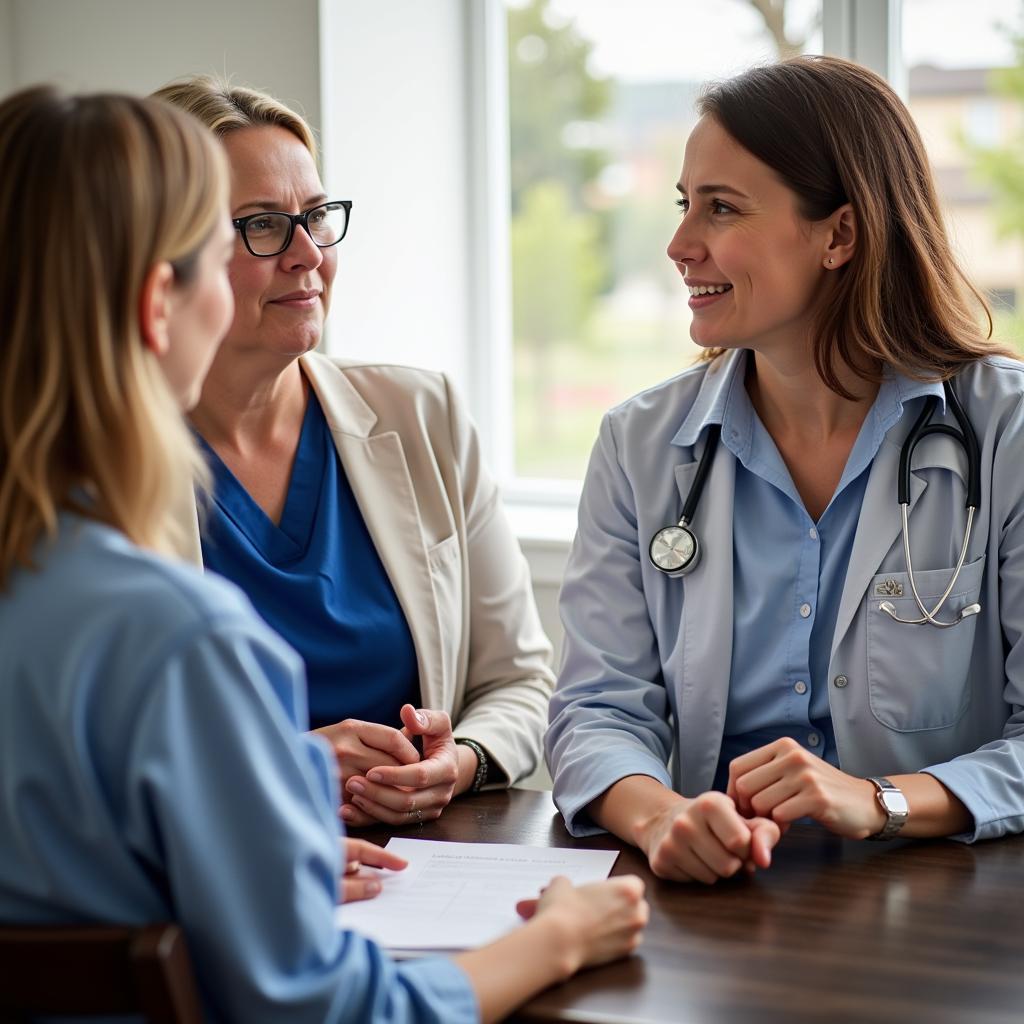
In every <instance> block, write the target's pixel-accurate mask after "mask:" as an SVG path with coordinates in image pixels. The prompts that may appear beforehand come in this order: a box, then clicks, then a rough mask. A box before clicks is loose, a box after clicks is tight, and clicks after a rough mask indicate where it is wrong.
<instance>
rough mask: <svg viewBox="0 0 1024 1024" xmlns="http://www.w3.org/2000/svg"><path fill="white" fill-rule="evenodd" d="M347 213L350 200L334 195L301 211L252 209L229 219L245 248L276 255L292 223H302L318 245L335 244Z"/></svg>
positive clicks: (345, 226)
mask: <svg viewBox="0 0 1024 1024" xmlns="http://www.w3.org/2000/svg"><path fill="white" fill-rule="evenodd" d="M351 213H352V203H351V201H350V200H348V199H338V200H335V201H334V202H330V203H321V204H320V205H319V206H314V207H313V209H311V210H306V212H305V213H278V212H276V211H274V212H266V213H252V214H250V215H249V216H248V217H236V218H235V219H234V220H232V221H231V223H232V224H233V225H234V227H235V230H236V231H239V232H240V233H241V235H242V241H243V242H245V247H246V249H248V250H249V252H251V253H252V254H253V256H277V255H278V254H280V253H282V252H284V251H285V249H287V248H288V246H289V245H291V244H292V237H293V236H294V234H295V228H296V225H302V227H303V228H304V229H305V231H306V234H307V235H309V237H310V238H312V239H313V242H314V243H315V244H316V245H317V246H319V247H320V248H321V249H328V248H330V247H331V246H332V245H337V244H338V243H339V242H340V241H341V240H342V239H343V238H344V237H345V232H346V231H348V222H349V217H350V215H351Z"/></svg>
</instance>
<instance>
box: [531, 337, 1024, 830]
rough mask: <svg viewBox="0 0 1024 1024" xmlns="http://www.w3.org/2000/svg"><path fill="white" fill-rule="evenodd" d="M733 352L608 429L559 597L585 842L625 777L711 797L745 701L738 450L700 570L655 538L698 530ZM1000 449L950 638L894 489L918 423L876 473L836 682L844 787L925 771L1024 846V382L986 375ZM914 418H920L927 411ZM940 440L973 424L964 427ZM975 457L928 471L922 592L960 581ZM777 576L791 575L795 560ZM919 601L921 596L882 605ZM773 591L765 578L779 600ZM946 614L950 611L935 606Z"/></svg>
mask: <svg viewBox="0 0 1024 1024" xmlns="http://www.w3.org/2000/svg"><path fill="white" fill-rule="evenodd" d="M738 358H742V353H740V352H730V353H726V354H725V355H723V356H721V357H719V359H718V360H716V361H715V362H714V363H712V364H707V363H705V364H702V365H700V366H698V367H695V368H694V369H692V370H689V371H687V372H686V373H683V374H681V375H680V376H678V377H675V378H673V379H672V380H669V381H667V382H665V383H663V384H661V385H658V386H657V387H654V388H652V389H650V390H648V391H645V392H643V393H641V394H640V395H637V396H636V397H634V398H632V399H630V400H629V401H627V402H625V403H624V404H622V405H620V406H618V407H616V408H615V409H613V410H611V411H610V412H609V413H608V414H607V415H606V416H605V417H604V420H603V421H602V424H601V428H600V433H599V436H598V440H597V443H596V445H595V447H594V451H593V454H592V457H591V462H590V467H589V469H588V472H587V478H586V482H585V485H584V489H583V495H582V498H581V502H580V512H579V529H578V532H577V536H576V539H575V541H574V544H573V548H572V552H571V554H570V558H569V564H568V568H567V571H566V577H565V583H564V586H563V590H562V597H561V613H562V620H563V624H564V627H565V646H564V650H563V664H562V671H561V674H560V678H559V682H558V687H557V690H556V693H555V695H554V698H553V699H552V704H551V714H550V722H551V724H550V728H549V730H548V734H547V737H546V751H547V757H548V763H549V766H550V769H551V772H552V776H553V778H554V782H555V800H556V802H557V804H558V806H559V808H560V809H561V811H562V813H563V815H564V816H565V819H566V822H567V824H568V826H569V828H570V831H572V832H573V833H574V834H576V835H585V834H590V833H592V832H595V831H598V830H597V828H596V826H595V825H594V824H593V822H592V821H591V820H590V819H589V818H588V816H587V815H586V811H585V808H586V806H587V804H588V803H589V802H590V801H591V800H593V799H594V798H595V797H597V796H599V795H600V794H601V793H603V792H604V791H605V790H606V789H608V787H609V786H611V785H612V784H613V783H614V782H616V781H617V780H618V779H621V778H624V777H625V776H627V775H636V774H642V775H649V776H651V777H653V778H655V779H658V780H660V781H661V782H663V783H664V784H665V785H668V786H671V787H673V788H674V789H676V790H677V791H678V792H680V793H683V794H684V795H687V796H695V795H696V794H698V793H701V792H703V791H705V790H707V789H709V788H710V787H711V784H712V780H713V778H714V775H715V771H716V767H717V764H718V758H719V751H720V749H721V743H722V735H723V727H724V723H725V714H726V707H727V703H728V698H729V682H730V672H731V665H730V661H731V653H732V637H733V579H732V578H733V531H734V530H740V529H745V528H749V529H757V523H756V522H752V523H742V522H736V523H734V522H733V485H734V480H735V467H736V460H735V458H734V456H733V455H732V454H731V452H729V450H728V449H727V448H726V447H725V446H724V445H721V444H720V445H719V450H718V452H717V454H716V457H715V460H714V463H713V465H712V469H711V472H710V475H709V477H708V480H707V484H706V487H705V490H704V493H703V496H702V498H701V501H700V504H699V506H698V509H697V512H696V515H695V517H694V522H693V524H692V527H693V529H694V532H695V533H696V534H697V536H698V538H699V540H700V544H701V547H702V558H701V562H700V564H699V566H698V567H697V569H696V570H695V571H694V572H693V573H692V574H691V575H689V576H686V577H682V578H675V579H673V578H669V577H666V576H664V575H663V574H661V573H660V572H659V571H658V570H657V569H655V568H654V566H653V565H652V564H651V563H650V560H649V558H648V553H647V552H648V546H649V544H650V540H651V538H652V536H653V535H654V533H655V532H656V531H657V530H659V529H661V528H662V527H663V526H665V525H667V524H670V523H673V522H675V521H676V520H678V518H679V514H680V510H681V509H682V506H683V502H684V500H685V498H686V497H687V495H688V494H689V491H690V485H691V483H692V481H693V477H694V474H695V473H696V470H697V465H698V462H699V460H700V456H701V453H702V451H703V446H704V443H705V441H706V436H707V432H706V431H701V432H700V434H699V436H698V437H697V439H696V441H695V443H693V444H683V443H681V442H680V439H679V437H678V434H679V433H680V425H681V424H682V423H683V422H684V420H686V418H687V416H688V415H689V414H690V413H691V410H694V411H696V412H698V413H700V412H701V410H702V409H705V408H706V409H710V408H711V406H712V405H713V404H714V401H715V399H716V397H717V394H718V390H719V389H720V388H721V387H722V385H723V381H724V380H725V379H726V378H727V377H728V376H729V374H728V373H727V372H725V371H726V370H727V368H728V367H729V361H730V360H735V359H738ZM955 387H956V389H957V394H958V396H959V397H960V399H961V402H962V403H963V405H964V408H965V410H966V412H967V415H968V416H969V417H970V420H971V422H972V424H973V426H974V429H975V432H976V433H977V435H978V442H979V445H980V449H981V507H980V509H979V510H978V512H977V513H976V515H975V524H974V532H973V536H972V538H971V543H970V547H969V550H968V554H967V558H966V562H965V564H964V567H963V569H962V571H961V574H960V577H959V579H958V580H957V583H956V586H955V588H954V590H953V593H952V594H951V596H950V598H949V600H948V601H947V603H946V605H945V606H944V607H943V610H942V612H941V614H940V618H943V619H949V618H955V617H956V613H957V612H958V611H959V609H961V608H963V607H964V606H965V605H968V604H971V603H973V602H978V603H980V605H981V612H980V613H979V614H978V615H975V616H972V617H970V618H967V619H965V620H964V621H963V622H962V623H960V624H959V625H957V626H955V627H954V628H952V629H938V628H936V627H934V626H931V625H927V624H926V625H903V624H900V623H897V622H894V621H893V620H892V619H891V618H890V617H889V616H888V615H886V614H885V613H883V612H881V611H879V605H880V604H881V602H882V601H884V600H889V601H892V603H893V604H894V605H895V606H896V611H897V614H899V615H900V616H901V617H904V618H916V617H918V615H919V613H918V611H917V607H916V604H915V603H914V600H913V597H912V596H911V589H910V585H909V581H908V578H907V573H906V564H905V559H904V555H903V543H902V538H901V530H900V507H899V504H898V503H897V492H896V488H897V471H898V466H899V457H900V446H901V444H902V442H903V440H904V438H905V436H906V434H907V433H908V432H909V430H910V428H911V426H912V423H913V420H914V418H915V415H911V414H909V413H907V412H904V415H903V416H902V417H901V419H900V420H899V421H898V422H897V423H896V424H895V426H893V427H892V428H891V429H890V430H889V432H888V433H887V434H886V436H885V439H884V440H883V442H882V444H881V447H880V448H879V451H878V454H877V455H876V457H875V459H874V461H873V463H872V465H871V468H870V470H869V471H868V472H869V477H868V481H867V486H866V491H865V494H864V501H863V506H862V509H861V514H860V519H859V522H858V525H857V531H856V537H855V540H854V545H853V553H852V557H851V561H850V566H849V569H848V571H847V574H846V581H845V585H844V589H843V594H842V599H841V603H840V607H839V614H838V618H837V622H836V628H835V634H834V636H833V639H832V646H831V658H830V662H829V671H828V678H827V685H828V687H829V703H830V710H831V716H832V723H833V727H834V729H835V738H836V748H837V752H838V756H839V763H840V766H841V768H842V769H843V771H845V772H848V773H849V774H851V775H855V776H861V777H863V776H868V775H886V774H899V773H905V772H914V771H920V770H922V769H928V770H929V771H930V772H931V773H932V774H934V775H935V776H936V777H937V778H939V779H940V781H942V782H943V783H944V784H945V785H946V786H947V787H948V788H949V789H950V790H951V791H952V792H953V793H954V794H956V795H957V796H958V797H959V798H960V799H961V800H962V801H963V802H964V803H965V804H966V805H967V807H968V809H969V810H970V811H971V812H972V814H973V815H974V819H975V828H974V830H973V832H971V833H968V834H966V835H965V836H963V837H962V838H965V839H981V838H989V837H994V836H998V835H1002V834H1004V833H1008V832H1018V831H1021V830H1022V829H1024V736H1022V733H1024V644H1022V642H1021V640H1022V631H1024V412H1022V408H1021V406H1022V400H1024V364H1021V363H1016V362H1013V361H1011V360H1007V359H1002V358H993V359H989V360H985V361H983V362H979V363H976V364H974V365H972V366H970V367H969V368H967V369H965V370H963V371H962V372H961V373H960V374H959V375H958V377H957V379H956V381H955ZM915 414H916V409H915ZM933 422H948V423H950V424H951V425H953V426H955V425H956V420H955V418H954V417H953V413H952V410H951V409H945V410H943V409H942V408H940V409H939V410H937V411H936V414H935V416H934V417H933ZM966 477H967V458H966V455H965V454H964V452H963V449H962V448H961V447H960V446H959V445H958V444H957V443H956V441H954V440H953V439H951V438H948V437H945V436H942V435H939V436H934V437H929V438H927V439H926V440H924V441H923V442H921V443H920V444H919V446H918V448H917V451H916V454H915V457H914V461H913V472H912V474H911V495H910V499H911V500H910V531H911V538H912V557H913V560H914V569H915V573H914V574H915V579H916V581H917V585H918V590H919V592H920V593H921V596H922V598H923V600H924V601H925V603H926V604H928V605H929V607H930V606H931V604H934V599H935V598H937V597H938V596H939V595H941V593H942V592H943V590H944V589H945V587H946V585H947V584H948V582H949V579H950V574H951V572H952V567H953V566H955V565H956V560H957V556H958V554H959V549H960V545H961V543H962V541H963V536H964V528H965V525H966V515H967V512H966V508H965V497H966ZM778 571H779V574H780V579H782V578H785V575H786V574H787V573H789V572H790V571H791V570H790V568H789V566H788V564H787V557H786V555H785V554H782V553H780V559H779V563H778ZM899 586H902V587H903V594H904V596H903V597H893V596H890V594H889V593H887V592H885V591H888V590H892V589H895V588H898V587H899ZM772 590H773V587H772V581H771V580H770V579H769V580H765V596H766V600H771V595H772ZM929 598H932V599H933V600H932V602H931V604H929Z"/></svg>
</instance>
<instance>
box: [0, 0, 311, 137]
mask: <svg viewBox="0 0 1024 1024" xmlns="http://www.w3.org/2000/svg"><path fill="white" fill-rule="evenodd" d="M0 4H2V5H3V6H2V7H0V40H3V41H0V65H2V64H3V63H4V50H5V49H7V50H8V51H9V52H10V54H11V59H10V61H9V64H10V67H11V71H10V73H9V74H8V75H7V76H6V77H5V76H4V74H3V71H2V69H0V92H7V91H9V90H10V89H13V88H16V87H19V86H24V85H30V84H33V83H36V82H42V81H51V82H56V83H58V84H60V85H63V86H64V87H66V88H69V89H117V90H124V91H127V92H135V93H147V92H151V91H152V90H153V89H155V88H157V87H158V86H160V85H163V84H164V83H165V82H167V81H169V80H170V79H172V78H177V77H180V76H181V75H185V74H189V73H193V72H225V71H226V72H228V73H231V74H233V75H234V76H235V77H236V79H237V80H238V81H240V82H245V83H247V84H252V85H256V86H259V87H262V88H265V89H268V90H269V91H271V92H273V93H274V94H275V95H276V96H279V97H280V98H281V99H283V100H285V101H286V102H288V103H290V104H293V105H295V106H297V107H299V108H300V109H301V110H303V111H304V113H305V114H306V116H307V117H308V118H309V119H310V121H311V122H312V123H313V124H314V125H315V126H316V127H319V125H320V65H319V54H320V50H319V45H318V26H319V19H318V12H317V0H288V2H287V3H282V2H279V3H270V2H263V0H174V2H173V3H168V2H164V0H0ZM5 29H6V30H7V31H5Z"/></svg>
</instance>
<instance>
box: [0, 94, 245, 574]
mask: <svg viewBox="0 0 1024 1024" xmlns="http://www.w3.org/2000/svg"><path fill="white" fill-rule="evenodd" d="M0 167H3V169H4V173H3V175H2V176H0V237H3V238H4V239H6V240H7V244H6V245H4V246H3V247H2V248H0V351H2V353H3V358H2V359H0V587H3V586H4V585H5V584H6V582H7V580H8V579H9V577H10V574H11V572H12V571H13V570H14V568H15V567H16V566H17V565H19V564H21V565H31V564H32V552H33V549H34V547H35V545H36V544H37V543H38V542H39V540H40V539H41V538H42V537H44V536H46V535H49V536H53V535H55V533H56V531H57V517H58V514H59V512H60V511H61V510H62V509H72V510H75V511H77V512H79V513H80V514H82V515H85V516H88V517H90V518H93V519H97V520H99V521H101V522H105V523H108V524H109V525H111V526H113V527H115V528H117V529H119V530H121V531H123V532H124V533H125V534H126V535H127V536H128V537H129V538H130V539H131V540H132V541H134V542H135V543H137V544H140V545H142V546H145V547H149V548H153V549H155V550H162V551H167V552H171V551H174V550H175V549H176V545H177V544H178V543H179V542H180V541H181V539H182V538H180V537H178V536H177V531H176V529H175V521H174V513H173V507H174V503H175V502H176V501H178V500H181V499H182V498H183V495H184V493H185V492H186V491H188V489H189V487H190V485H191V484H192V483H193V481H194V480H198V481H200V482H202V481H203V480H204V479H205V477H204V471H203V469H202V462H201V459H200V456H199V454H198V452H197V451H196V449H195V445H194V442H193V441H192V437H191V434H190V433H189V431H188V428H187V427H186V426H185V423H184V421H183V419H182V417H181V413H180V411H179V409H178V404H177V401H176V399H175V397H174V395H173V394H172V393H171V389H170V387H169V386H168V384H167V382H166V380H165V378H164V374H163V371H162V369H161V367H160V365H159V362H158V360H157V358H156V356H155V355H153V354H152V353H151V352H150V351H149V350H148V349H147V348H146V347H145V345H144V344H143V340H142V336H141V330H140V325H139V297H140V293H141V290H142V286H143V282H144V280H145V278H146V275H147V274H148V272H149V271H150V269H151V268H152V267H153V266H155V265H156V264H157V263H159V262H161V261H167V262H168V263H170V265H171V266H172V268H173V269H174V273H175V278H176V283H177V284H178V285H180V286H185V285H187V284H188V283H189V282H190V280H191V278H192V277H193V276H194V274H195V270H196V262H197V255H198V253H199V252H200V250H201V249H202V247H203V245H204V244H205V242H206V240H207V239H208V238H209V237H210V235H211V232H212V231H213V229H214V227H215V225H216V223H217V220H218V218H219V217H221V216H223V209H224V206H225V204H226V195H227V182H228V178H227V166H226V161H225V158H224V155H223V152H222V151H221V148H220V146H218V145H217V143H216V141H215V140H214V139H213V137H212V136H211V135H210V134H209V133H208V132H207V131H206V130H205V129H204V128H203V127H202V126H201V125H200V124H198V123H197V122H196V121H194V120H193V119H192V118H190V117H188V116H187V115H185V114H183V113H182V112H181V111H179V110H175V109H173V108H172V107H170V106H168V105H167V104H165V103H162V102H160V101H158V100H143V99H136V98H133V97H129V96H117V95H97V96H80V97H67V96H64V95H62V94H61V93H59V92H58V91H57V90H55V89H52V88H49V87H45V86H41V87H36V88H31V89H26V90H24V91H22V92H19V93H17V94H15V95H13V96H11V97H9V98H8V99H6V100H5V101H3V102H2V103H0Z"/></svg>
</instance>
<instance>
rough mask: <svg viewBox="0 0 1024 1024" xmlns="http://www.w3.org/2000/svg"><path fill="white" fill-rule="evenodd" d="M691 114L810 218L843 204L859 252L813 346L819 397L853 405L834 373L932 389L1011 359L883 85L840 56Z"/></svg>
mask: <svg viewBox="0 0 1024 1024" xmlns="http://www.w3.org/2000/svg"><path fill="white" fill-rule="evenodd" d="M697 108H698V111H699V112H700V113H701V114H702V115H703V116H706V117H711V118H713V119H714V120H715V121H716V122H717V123H718V124H720V125H721V126H722V128H724V129H725V131H726V132H728V133H729V135H731V136H732V138H733V139H735V140H736V142H738V143H739V144H740V145H741V146H743V148H744V149H746V150H747V151H748V152H750V153H751V154H753V155H754V156H755V157H757V159H758V160H760V161H761V162H762V163H764V164H767V165H768V166H769V167H770V168H771V169H772V170H773V171H775V173H776V174H778V176H779V177H780V178H781V179H782V181H783V183H784V184H786V185H787V186H788V187H789V188H790V189H792V191H793V192H794V193H796V196H797V199H798V208H799V210H800V212H801V214H802V215H803V216H804V217H805V218H806V219H807V220H810V221H817V220H823V219H824V218H825V217H828V216H829V215H830V214H832V213H833V212H834V211H835V210H836V209H838V208H839V207H840V206H842V205H844V204H845V203H850V204H851V205H852V207H853V210H854V214H855V216H856V220H857V245H856V250H855V252H854V255H853V258H852V259H851V260H850V261H849V262H848V263H847V264H846V265H845V266H843V267H841V268H839V270H838V271H836V273H837V275H838V277H839V280H838V283H837V288H836V290H835V292H834V294H833V295H832V296H831V297H830V299H829V301H828V302H827V303H824V304H823V305H822V307H821V308H820V309H819V310H818V311H817V316H816V323H815V328H814V336H813V339H812V347H813V352H814V361H815V366H816V368H817V370H818V374H819V375H820V377H821V379H822V380H823V381H824V382H825V383H826V384H827V385H828V387H829V388H831V389H832V390H833V391H835V392H836V393H837V394H840V395H842V396H843V397H846V398H851V397H852V395H850V394H848V393H847V391H846V389H844V388H843V387H842V385H841V383H840V378H839V374H838V372H837V367H838V366H840V365H841V364H843V363H845V364H846V365H847V366H848V367H850V368H851V369H853V370H854V371H855V372H856V373H858V374H859V375H860V376H862V377H864V378H865V379H869V380H876V381H877V380H879V379H880V378H881V372H882V368H883V367H884V366H890V367H893V368H895V369H897V370H899V371H901V372H902V373H905V374H906V375H908V376H910V377H914V378H917V379H928V380H941V379H946V378H948V377H952V376H953V375H954V374H956V372H957V371H958V370H959V369H960V367H962V366H964V365H965V364H967V363H971V362H974V361H976V360H978V359H981V358H983V357H985V356H987V355H992V354H995V353H998V354H1000V355H1008V356H1012V357H1016V354H1015V353H1014V352H1012V351H1011V350H1010V349H1007V348H1005V347H1002V346H999V345H996V344H995V343H993V342H992V341H990V340H988V339H989V338H990V337H991V333H992V317H991V314H990V313H989V310H988V307H987V305H986V303H985V301H984V299H983V298H982V296H981V294H980V293H979V292H978V290H977V289H976V288H975V287H974V286H973V285H972V284H971V282H970V281H969V280H968V278H967V276H966V274H965V273H964V271H963V270H962V269H961V267H960V266H959V264H958V263H957V261H956V258H955V257H954V255H953V251H952V247H951V246H950V243H949V239H948V237H947V235H946V229H945V226H944V225H943V220H942V211H941V209H940V206H939V202H938V198H937V194H936V189H935V182H934V179H933V177H932V172H931V167H930V166H929V163H928V157H927V155H926V153H925V149H924V145H923V143H922V141H921V136H920V134H919V133H918V130H917V127H916V125H915V124H914V121H913V118H912V117H911V116H910V111H908V110H907V108H906V106H905V104H904V103H903V101H902V100H901V99H900V98H899V96H897V95H896V93H895V92H894V91H893V90H892V88H890V86H889V85H888V84H887V83H886V82H885V80H884V79H882V78H880V77H879V76H878V75H876V74H875V73H874V72H872V71H869V70H868V69H867V68H864V67H861V66H860V65H859V64H854V63H852V62H851V61H847V60H841V59H840V58H838V57H814V56H807V57H795V58H792V59H791V60H785V61H781V62H779V63H777V64H769V65H765V66H763V67H755V68H752V69H750V70H749V71H746V72H744V73H743V74H741V75H738V76H736V77H735V78H730V79H727V80H725V81H722V82H717V83H714V84H712V85H710V86H709V87H707V88H706V89H705V91H704V92H703V94H702V95H701V97H700V99H699V100H698V103H697ZM971 296H973V301H972V298H971ZM975 304H977V306H980V309H981V311H983V312H984V314H985V316H986V317H987V318H988V332H987V334H986V333H983V332H982V330H981V327H980V324H979V319H978V315H977V313H978V310H977V308H976V305H975ZM720 352H721V350H719V349H710V350H708V351H707V352H705V353H704V356H705V358H709V359H710V358H714V357H715V356H717V355H719V354H720Z"/></svg>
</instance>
